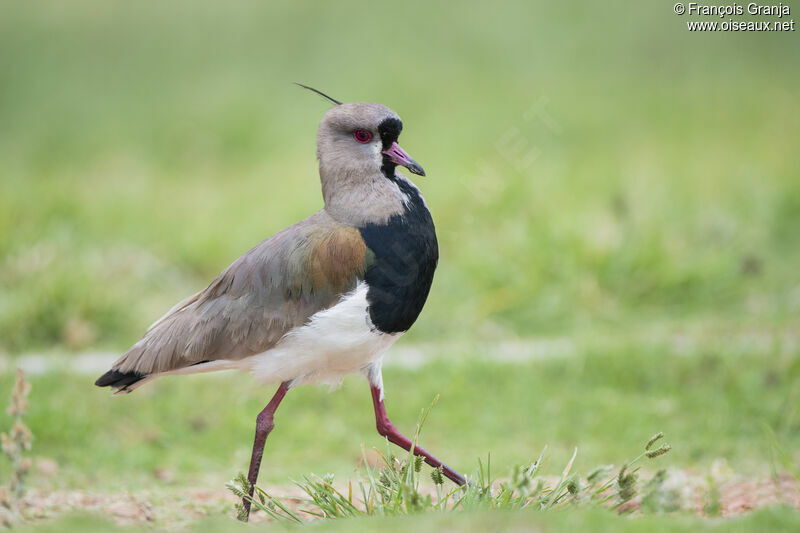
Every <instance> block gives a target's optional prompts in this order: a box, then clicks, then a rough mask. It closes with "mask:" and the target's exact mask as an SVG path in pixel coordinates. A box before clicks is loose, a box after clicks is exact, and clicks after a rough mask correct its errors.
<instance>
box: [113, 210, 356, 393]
mask: <svg viewBox="0 0 800 533" xmlns="http://www.w3.org/2000/svg"><path fill="white" fill-rule="evenodd" d="M368 257H369V254H368V251H367V248H366V245H365V244H364V240H363V239H362V238H361V234H360V232H359V231H358V229H357V228H354V227H352V226H347V225H344V224H341V223H339V222H336V221H335V220H333V219H332V218H331V217H330V215H328V214H327V212H325V211H324V210H323V211H320V212H318V213H315V214H314V215H312V216H310V217H308V218H306V219H304V220H302V221H300V222H298V223H297V224H295V225H294V226H291V227H289V228H287V229H285V230H283V231H282V232H280V233H277V234H275V235H273V236H272V237H270V238H268V239H266V240H265V241H263V242H261V243H260V244H258V245H257V246H255V247H254V248H252V249H251V250H250V251H248V252H247V253H245V254H244V255H243V256H242V257H240V258H239V259H237V260H236V261H235V262H234V263H233V264H231V265H230V266H229V267H228V268H227V269H225V271H224V272H222V274H220V275H219V276H218V277H217V279H215V280H214V281H213V282H212V283H211V284H210V285H209V286H208V287H207V288H206V289H205V290H203V291H200V292H198V293H197V294H195V295H193V296H191V297H189V298H187V299H185V300H183V301H182V302H180V303H179V304H178V305H176V306H175V307H173V308H172V309H171V310H170V311H169V312H168V313H167V314H166V315H164V316H163V317H161V318H160V319H159V320H157V321H156V322H155V323H153V325H152V326H150V328H149V329H148V330H147V333H146V334H145V335H144V337H142V339H141V340H140V341H139V342H137V343H136V344H135V345H134V346H133V347H131V349H130V350H128V352H126V353H125V354H124V355H123V356H122V357H120V359H119V360H117V361H116V363H114V365H113V366H112V370H111V372H116V373H118V374H120V375H125V374H135V375H137V376H147V375H150V374H154V373H160V372H168V371H172V370H176V369H180V368H184V367H187V366H191V365H194V364H198V363H201V362H207V361H214V360H238V359H242V358H245V357H248V356H250V355H254V354H257V353H261V352H264V351H266V350H268V349H270V348H271V347H273V346H275V344H277V343H278V341H279V340H280V339H281V337H283V335H285V334H286V332H288V331H289V330H291V329H292V328H295V327H298V326H301V325H303V324H304V323H305V322H306V321H307V320H308V318H309V317H310V316H311V315H313V314H314V313H316V312H318V311H321V310H323V309H327V308H328V307H330V306H332V305H334V304H335V303H336V302H337V301H338V300H339V299H340V297H341V296H342V295H343V294H345V293H346V292H348V291H349V290H351V289H352V288H353V287H355V285H356V283H357V281H358V280H359V279H363V276H364V271H365V269H366V268H367V263H368ZM112 386H113V385H112Z"/></svg>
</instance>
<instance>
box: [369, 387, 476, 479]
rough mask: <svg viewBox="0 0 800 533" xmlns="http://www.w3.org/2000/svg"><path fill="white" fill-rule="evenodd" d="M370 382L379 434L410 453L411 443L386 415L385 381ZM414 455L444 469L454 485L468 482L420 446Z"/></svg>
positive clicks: (415, 447)
mask: <svg viewBox="0 0 800 533" xmlns="http://www.w3.org/2000/svg"><path fill="white" fill-rule="evenodd" d="M370 381H371V382H372V383H370V390H371V391H372V405H373V406H374V407H375V423H376V425H377V426H378V433H380V434H381V436H383V437H386V438H387V439H389V442H391V443H393V444H396V445H397V446H400V447H401V448H403V449H404V450H406V451H409V450H410V449H411V446H412V443H411V441H410V440H408V439H407V438H406V437H405V436H403V434H402V433H400V431H399V430H398V429H397V428H396V427H395V425H394V424H392V421H391V420H389V415H387V414H386V406H385V405H384V404H383V386H382V383H381V382H382V381H383V380H377V381H378V383H379V384H378V385H375V384H374V381H373V380H370ZM414 455H420V456H422V457H423V458H424V459H425V462H426V463H428V464H429V465H431V466H432V467H434V468H439V467H442V473H443V474H444V475H445V476H447V477H448V478H450V479H451V480H452V481H453V482H454V483H457V484H459V485H463V484H465V483H466V482H467V480H466V479H465V478H464V476H462V475H461V474H459V473H458V472H456V471H455V470H453V469H452V468H450V467H449V466H447V465H446V464H444V463H442V462H441V461H440V460H439V459H437V458H436V457H434V456H433V455H431V454H429V453H428V452H426V451H425V450H423V449H422V448H420V447H419V446H414Z"/></svg>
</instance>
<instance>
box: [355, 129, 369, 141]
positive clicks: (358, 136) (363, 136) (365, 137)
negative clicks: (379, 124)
mask: <svg viewBox="0 0 800 533" xmlns="http://www.w3.org/2000/svg"><path fill="white" fill-rule="evenodd" d="M353 138H354V139H355V140H357V141H358V142H360V143H361V144H367V143H368V142H370V141H371V140H372V134H371V133H370V132H369V131H367V130H356V131H354V132H353Z"/></svg>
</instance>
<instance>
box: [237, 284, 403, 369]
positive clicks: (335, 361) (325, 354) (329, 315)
mask: <svg viewBox="0 0 800 533" xmlns="http://www.w3.org/2000/svg"><path fill="white" fill-rule="evenodd" d="M367 288H368V287H367V285H366V283H359V284H358V285H357V286H356V288H355V289H353V290H352V291H351V292H349V293H348V294H347V295H346V296H344V297H343V298H342V300H341V301H339V303H337V304H336V305H334V306H333V307H331V308H329V309H326V310H324V311H320V312H318V313H316V314H314V315H312V316H311V318H310V319H309V321H308V323H307V324H306V325H304V326H302V327H299V328H297V329H294V330H292V331H290V332H289V333H287V334H286V335H285V336H284V337H283V338H282V339H281V340H280V342H279V343H278V344H277V345H276V346H275V347H274V348H272V349H270V350H267V351H266V352H263V353H260V354H257V355H254V356H252V357H248V358H247V359H244V360H242V361H241V362H239V364H238V365H237V366H238V367H239V368H241V369H243V370H249V371H251V372H252V373H253V376H254V377H255V378H256V379H257V380H258V381H260V382H262V383H271V382H279V381H290V380H291V381H292V384H293V385H297V384H301V383H328V384H331V385H333V384H338V383H339V382H340V381H341V380H342V378H343V377H344V376H346V375H347V374H352V373H354V372H362V371H367V372H369V371H370V370H372V369H373V368H375V367H377V368H380V363H381V360H382V359H383V354H384V352H386V350H387V349H388V348H389V347H390V346H391V345H392V344H394V342H395V341H396V340H397V339H399V338H400V336H401V335H402V333H394V334H387V333H382V332H380V331H378V330H377V329H376V328H375V326H374V325H373V324H372V321H371V320H370V318H369V312H368V311H367V307H368V304H367Z"/></svg>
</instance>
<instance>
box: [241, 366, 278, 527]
mask: <svg viewBox="0 0 800 533" xmlns="http://www.w3.org/2000/svg"><path fill="white" fill-rule="evenodd" d="M287 392H289V384H288V382H286V381H284V382H283V383H281V386H280V387H278V390H277V391H276V392H275V396H273V397H272V399H271V400H270V401H269V403H268V404H267V406H266V407H265V408H264V410H263V411H261V412H260V413H258V417H257V418H256V438H255V441H254V442H253V454H252V456H251V457H250V471H249V472H248V473H247V481H248V482H249V483H250V497H252V496H253V492H254V491H255V485H256V481H257V480H258V471H259V469H260V468H261V457H262V456H263V455H264V444H266V442H267V436H268V435H269V434H270V432H271V431H272V428H274V427H275V411H276V410H277V409H278V406H279V405H280V403H281V400H283V397H284V396H286V393H287ZM242 505H243V506H244V511H245V515H244V521H245V522H247V519H248V518H249V517H250V501H249V500H248V499H247V498H243V499H242Z"/></svg>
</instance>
